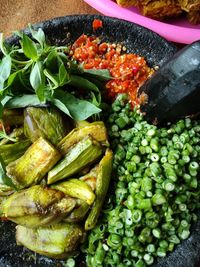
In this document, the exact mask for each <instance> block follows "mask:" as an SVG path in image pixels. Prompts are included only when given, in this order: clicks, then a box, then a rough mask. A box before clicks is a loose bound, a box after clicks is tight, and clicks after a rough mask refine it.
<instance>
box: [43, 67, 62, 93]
mask: <svg viewBox="0 0 200 267" xmlns="http://www.w3.org/2000/svg"><path fill="white" fill-rule="evenodd" d="M44 75H45V76H46V77H47V79H48V81H49V83H50V84H51V83H52V85H51V86H52V88H51V89H56V88H58V87H59V80H58V77H57V75H55V74H52V73H51V72H50V71H49V70H47V69H44Z"/></svg>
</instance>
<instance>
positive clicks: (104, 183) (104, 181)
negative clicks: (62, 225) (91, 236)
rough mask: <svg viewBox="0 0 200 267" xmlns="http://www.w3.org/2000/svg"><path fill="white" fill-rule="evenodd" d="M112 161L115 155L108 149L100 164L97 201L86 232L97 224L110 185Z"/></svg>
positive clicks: (91, 212)
mask: <svg viewBox="0 0 200 267" xmlns="http://www.w3.org/2000/svg"><path fill="white" fill-rule="evenodd" d="M112 161H113V153H112V151H111V150H110V149H107V151H106V154H105V156H104V157H103V158H102V160H101V161H100V163H99V169H98V175H97V183H96V190H95V194H96V199H95V201H94V204H93V205H92V209H91V211H90V213H89V215H88V218H87V220H86V222H85V230H90V229H92V228H94V227H95V225H96V223H97V220H98V217H99V214H100V212H101V208H102V205H103V202H104V200H105V197H106V194H107V191H108V187H109V184H110V178H111V172H112Z"/></svg>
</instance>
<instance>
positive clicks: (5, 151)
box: [0, 139, 31, 165]
mask: <svg viewBox="0 0 200 267" xmlns="http://www.w3.org/2000/svg"><path fill="white" fill-rule="evenodd" d="M30 145H31V141H30V140H27V139H26V140H21V141H19V142H16V143H13V144H5V145H0V155H1V157H2V159H3V161H4V163H5V165H8V164H9V163H11V162H13V161H15V160H17V159H18V158H20V157H21V156H22V155H23V154H24V153H25V151H26V150H27V149H28V147H29V146H30Z"/></svg>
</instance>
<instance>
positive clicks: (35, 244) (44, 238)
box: [16, 223, 85, 259]
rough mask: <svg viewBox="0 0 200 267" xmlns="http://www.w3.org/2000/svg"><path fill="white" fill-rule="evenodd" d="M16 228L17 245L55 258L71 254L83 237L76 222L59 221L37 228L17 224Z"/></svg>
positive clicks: (81, 230) (62, 257)
mask: <svg viewBox="0 0 200 267" xmlns="http://www.w3.org/2000/svg"><path fill="white" fill-rule="evenodd" d="M16 228H17V231H16V240H17V244H18V245H23V246H25V247H27V248H28V249H30V250H32V251H35V252H37V253H39V254H41V255H45V256H48V257H51V258H56V259H64V258H67V257H69V256H71V255H73V254H74V253H75V252H76V249H77V247H78V245H79V244H80V243H82V242H83V239H84V237H85V235H84V231H83V229H82V228H81V227H80V226H79V225H77V224H69V223H59V224H55V225H52V226H46V227H39V228H37V229H30V228H26V227H23V226H19V225H18V226H17V227H16Z"/></svg>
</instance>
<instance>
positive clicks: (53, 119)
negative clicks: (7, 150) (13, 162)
mask: <svg viewBox="0 0 200 267" xmlns="http://www.w3.org/2000/svg"><path fill="white" fill-rule="evenodd" d="M66 124H67V123H66V122H64V119H63V117H62V115H61V114H60V112H59V111H58V110H57V109H55V108H52V107H51V108H36V107H28V108H26V109H25V112H24V132H25V135H26V136H27V137H28V138H29V139H30V140H31V141H32V142H35V141H36V140H37V139H38V138H39V137H43V138H45V139H46V140H48V141H50V142H51V143H52V144H53V145H57V143H58V142H59V141H60V140H61V139H62V138H63V137H64V136H65V135H66V134H67V133H68V132H69V130H71V126H70V125H69V123H68V127H66ZM67 128H68V129H67Z"/></svg>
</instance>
